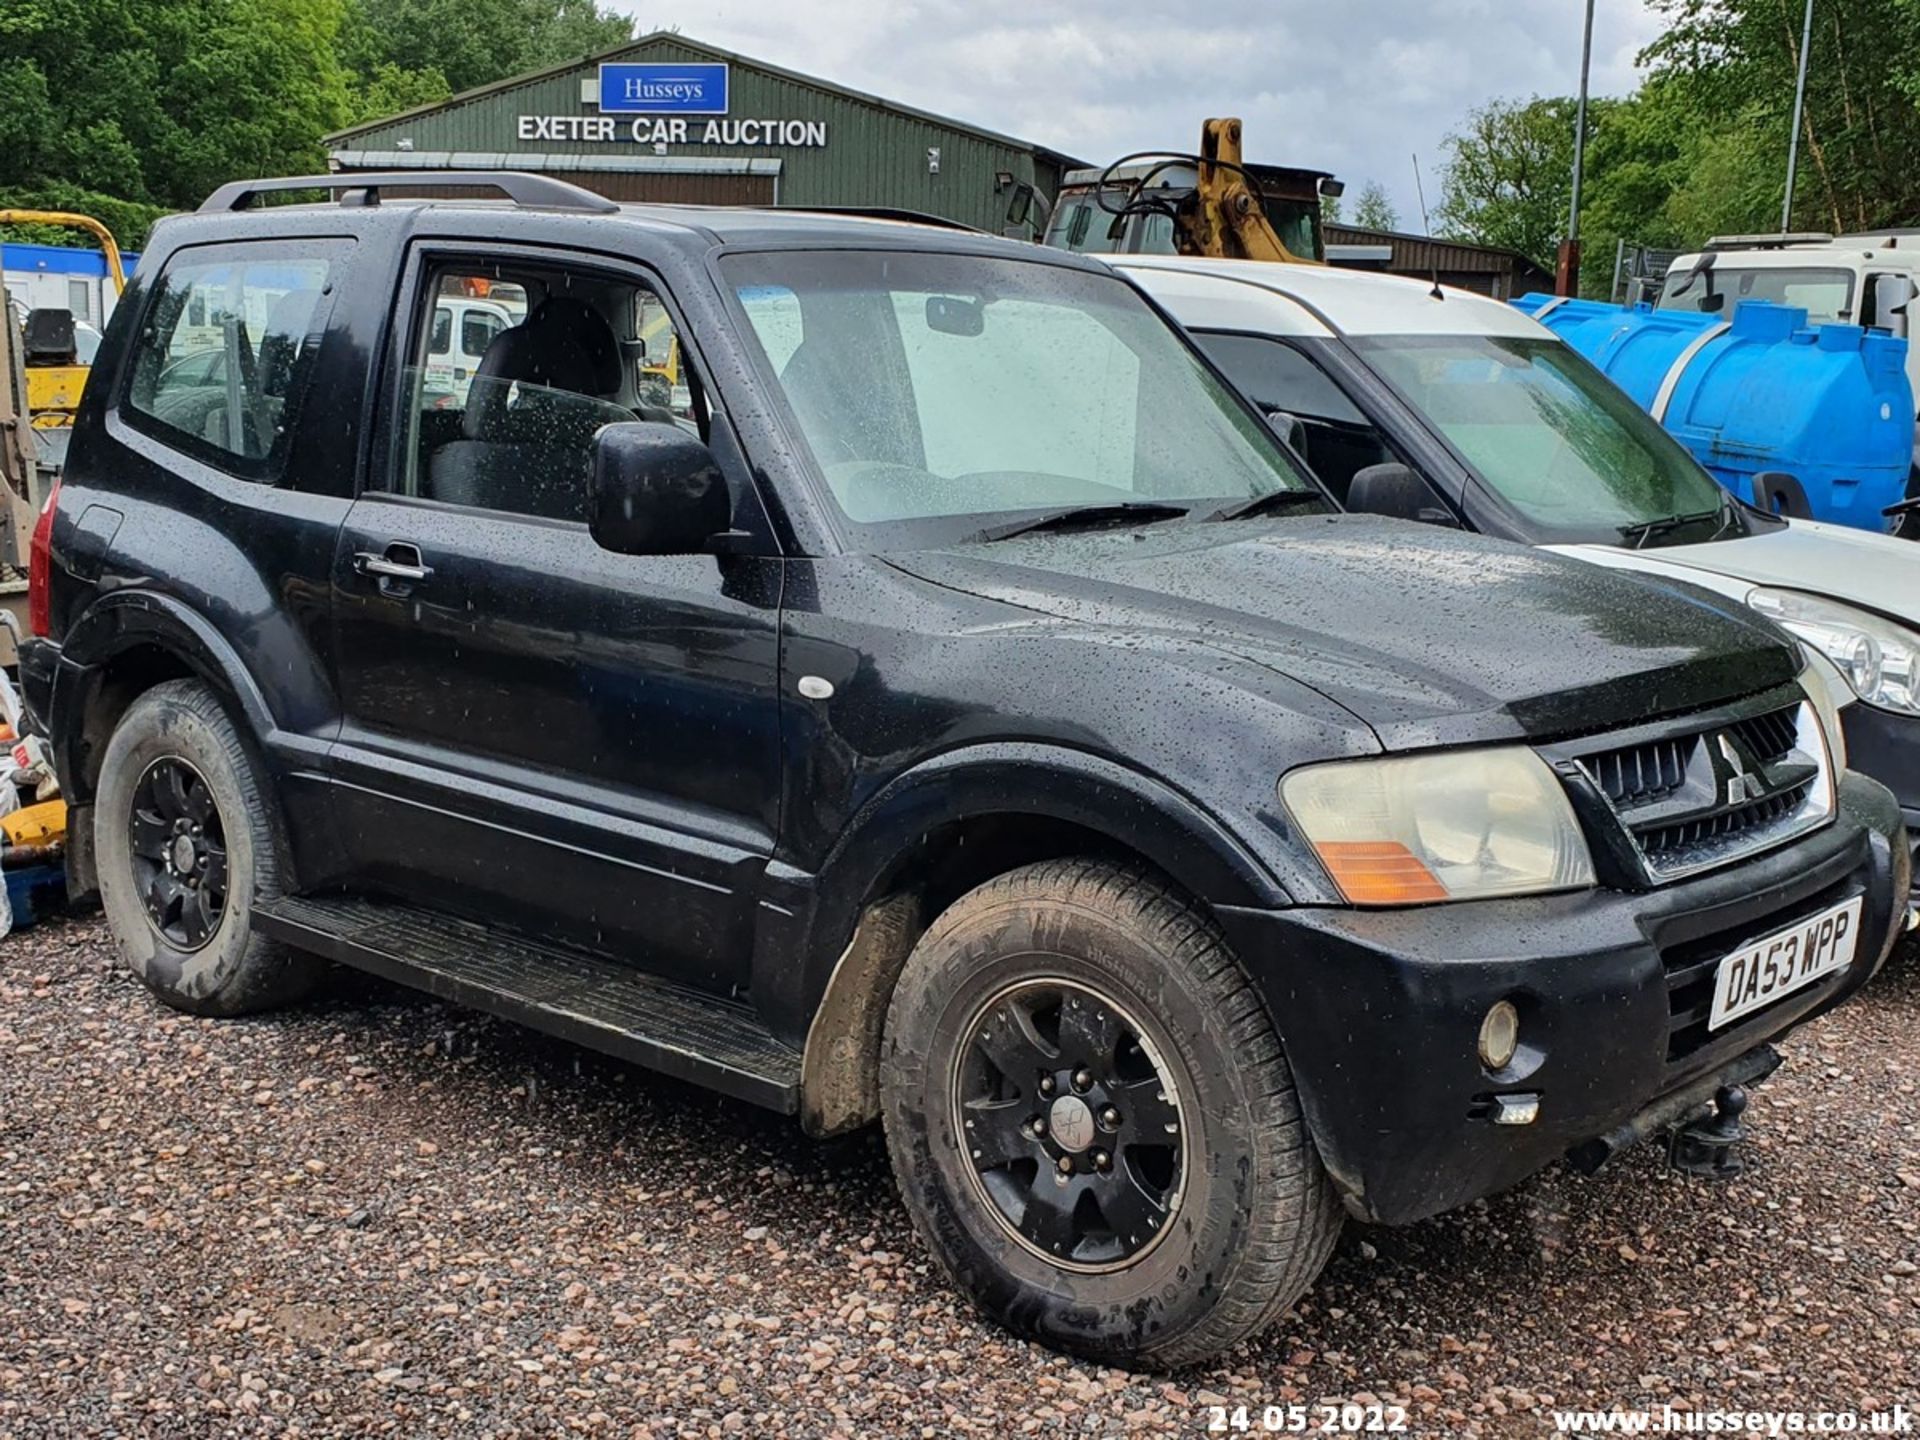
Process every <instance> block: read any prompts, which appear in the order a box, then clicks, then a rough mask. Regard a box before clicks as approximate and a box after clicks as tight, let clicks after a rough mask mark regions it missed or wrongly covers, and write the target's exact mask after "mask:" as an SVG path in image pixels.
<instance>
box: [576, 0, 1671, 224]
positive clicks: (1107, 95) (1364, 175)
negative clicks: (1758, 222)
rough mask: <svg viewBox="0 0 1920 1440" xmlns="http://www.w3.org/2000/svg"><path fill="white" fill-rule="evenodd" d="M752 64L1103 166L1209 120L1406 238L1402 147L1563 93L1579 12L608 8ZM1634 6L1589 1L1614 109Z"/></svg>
mask: <svg viewBox="0 0 1920 1440" xmlns="http://www.w3.org/2000/svg"><path fill="white" fill-rule="evenodd" d="M611 8H614V9H618V10H625V11H628V12H630V13H633V14H635V15H637V16H639V17H640V20H641V28H642V29H643V30H645V29H648V28H654V27H666V26H672V27H676V28H678V29H679V30H680V31H681V32H682V33H683V34H685V35H687V36H689V37H690V38H693V39H697V40H705V41H708V42H710V43H712V44H715V45H721V46H724V47H726V48H727V49H730V50H737V51H739V52H741V53H742V54H745V55H749V56H752V57H754V58H757V59H763V60H767V61H770V62H772V63H774V64H777V65H784V66H786V67H787V68H789V69H792V70H801V71H805V72H806V73H808V74H811V75H817V76H819V77H820V78H822V79H825V80H832V81H837V82H839V83H840V84H844V85H850V86H852V87H854V88H855V89H859V90H866V91H870V92H872V93H873V94H876V95H880V96H882V97H885V98H887V99H892V100H899V101H901V102H903V103H905V104H909V105H914V106H917V107H918V108H920V109H923V110H932V111H935V112H938V113H940V114H944V115H950V116H952V117H954V118H955V119H960V120H968V121H971V122H973V123H974V124H977V125H983V126H986V127H987V128H989V129H994V130H1001V131H1004V132H1006V133H1008V134H1011V135H1017V136H1019V137H1021V138H1022V139H1027V140H1033V141H1036V142H1038V143H1041V144H1045V145H1051V146H1053V147H1054V148H1056V149H1059V150H1064V151H1066V152H1067V153H1068V154H1070V155H1077V156H1080V157H1082V158H1083V159H1086V160H1089V161H1105V160H1109V159H1112V158H1114V157H1115V156H1117V155H1120V154H1122V153H1124V152H1126V151H1129V150H1144V149H1149V148H1153V147H1160V148H1168V149H1176V150H1192V149H1193V148H1194V147H1195V146H1196V145H1197V144H1198V141H1199V132H1200V122H1201V121H1202V120H1203V119H1205V118H1206V117H1207V116H1209V115H1239V116H1241V117H1243V118H1244V119H1245V120H1246V122H1247V156H1248V158H1249V159H1252V160H1262V161H1268V162H1273V163H1282V164H1298V165H1310V166H1316V167H1319V168H1322V169H1327V170H1332V171H1333V172H1334V173H1335V174H1337V175H1339V176H1340V177H1341V178H1342V179H1343V180H1345V181H1346V182H1347V193H1348V195H1349V197H1351V196H1355V195H1358V194H1359V191H1360V187H1361V185H1362V184H1364V183H1365V182H1366V181H1367V180H1370V179H1376V180H1379V181H1380V182H1381V183H1382V184H1384V185H1385V186H1386V187H1387V190H1388V192H1389V193H1390V194H1391V195H1392V197H1393V200H1394V203H1395V205H1396V206H1397V207H1398V208H1399V211H1400V221H1401V224H1402V226H1403V227H1404V228H1407V229H1413V230H1417V229H1419V228H1420V225H1419V206H1418V203H1417V201H1416V199H1415V195H1414V184H1413V162H1412V159H1411V156H1412V154H1413V152H1414V151H1416V150H1417V151H1418V152H1419V154H1420V163H1421V169H1422V171H1423V172H1424V175H1425V179H1426V190H1427V201H1428V203H1429V204H1430V205H1431V204H1433V203H1434V202H1435V201H1436V200H1437V198H1438V194H1437V192H1438V188H1439V187H1438V184H1437V178H1436V170H1437V168H1438V162H1439V152H1440V142H1441V140H1442V139H1443V138H1444V137H1445V135H1446V133H1447V132H1448V131H1449V130H1450V129H1452V128H1453V127H1454V126H1455V125H1457V124H1458V122H1459V121H1460V120H1461V118H1462V117H1463V116H1464V115H1465V114H1466V113H1467V111H1468V110H1469V109H1471V108H1472V107H1474V106H1476V105H1479V104H1481V103H1483V102H1484V101H1486V100H1489V99H1492V98H1494V97H1496V96H1518V97H1525V96H1528V95H1531V94H1535V93H1539V94H1569V95H1570V94H1572V93H1573V92H1574V89H1575V87H1576V85H1577V83H1578V78H1579V70H1580V21H1581V3H1580V0H1314V3H1308V0H1172V3H1168V0H675V3H672V4H670V5H659V4H646V3H643V0H612V6H611ZM1658 28H1659V27H1658V24H1657V21H1656V18H1655V17H1654V16H1653V15H1652V14H1651V13H1649V12H1648V10H1647V8H1646V6H1645V4H1644V3H1643V0H1598V6H1597V11H1596V16H1595V21H1594V42H1593V88H1594V92H1595V93H1596V94H1602V95H1605V94H1622V93H1625V92H1626V91H1627V90H1630V89H1631V88H1632V87H1633V84H1634V64H1633V57H1634V55H1635V53H1636V52H1637V51H1638V50H1639V49H1640V47H1641V46H1642V45H1644V44H1646V43H1647V41H1648V40H1650V39H1652V38H1653V36H1654V35H1655V34H1656V33H1657V32H1658Z"/></svg>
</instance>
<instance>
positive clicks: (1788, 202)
mask: <svg viewBox="0 0 1920 1440" xmlns="http://www.w3.org/2000/svg"><path fill="white" fill-rule="evenodd" d="M1812 49H1813V0H1807V16H1806V19H1805V20H1804V21H1803V22H1802V23H1801V26H1800V75H1799V78H1797V79H1796V80H1795V81H1794V82H1793V133H1792V134H1791V135H1790V136H1788V137H1787V193H1786V198H1785V199H1783V200H1782V201H1781V202H1780V233H1781V234H1782V235H1784V234H1786V233H1787V232H1788V231H1789V230H1791V229H1792V228H1793V172H1794V170H1795V169H1796V168H1797V167H1798V165H1799V163H1800V116H1801V115H1802V113H1804V111H1805V110H1806V105H1807V52H1808V51H1810V50H1812Z"/></svg>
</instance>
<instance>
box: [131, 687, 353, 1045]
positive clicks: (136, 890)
mask: <svg viewBox="0 0 1920 1440" xmlns="http://www.w3.org/2000/svg"><path fill="white" fill-rule="evenodd" d="M268 803H269V800H268V797H267V794H266V792H265V788H264V786H263V785H262V783H261V779H260V774H259V769H258V765H257V762H256V761H255V760H254V758H253V756H252V754H251V753H249V751H248V750H247V748H246V746H245V745H244V744H243V743H242V741H241V739H240V735H239V732H238V731H237V730H236V729H235V728H234V724H233V721H232V720H231V719H229V718H228V716H227V713H226V711H225V710H224V709H223V708H222V707H221V705H220V702H219V701H218V700H217V699H215V698H214V696H213V694H212V692H211V691H209V690H208V689H207V688H206V686H204V685H202V684H200V683H198V682H197V681H192V680H170V681H167V682H166V683H165V684H162V685H156V686H155V687H154V688H153V689H151V690H149V691H147V692H146V693H145V694H144V695H142V696H140V697H139V699H137V700H135V701H134V702H133V704H132V705H130V706H129V707H128V708H127V713H126V714H125V715H124V716H122V717H121V720H120V724H119V725H118V727H116V728H115V730H114V732H113V737H112V739H111V740H109V741H108V742H107V752H106V755H105V756H104V757H103V758H102V760H101V763H100V784H99V787H98V794H97V795H96V797H95V803H94V810H93V823H94V853H95V857H96V860H97V862H98V868H99V875H100V904H101V907H102V908H103V909H104V910H105V911H106V915H107V922H108V924H110V925H111V926H112V927H113V933H114V938H115V939H117V940H118V941H119V942H120V949H121V951H122V953H123V954H125V956H126V957H127V964H128V966H129V967H130V968H131V969H132V970H133V973H134V974H135V975H137V976H139V977H140V979H141V980H142V981H143V982H145V984H146V986H147V988H148V989H149V990H151V991H153V993H154V994H155V995H156V996H158V997H159V998H160V999H161V1000H163V1001H165V1002H166V1003H167V1004H168V1005H171V1006H173V1007H174V1008H175V1009H176V1010H185V1011H187V1012H189V1013H191V1014H195V1015H244V1014H247V1013H250V1012H252V1011H256V1010H264V1009H267V1008H269V1007H272V1006H275V1005H282V1004H286V1003H288V1002H290V1001H292V1000H295V999H298V998H300V997H301V996H303V995H305V994H306V993H307V992H308V991H310V990H311V989H312V988H313V986H314V984H315V982H316V981H317V980H318V978H319V977H320V975H321V974H322V973H323V971H324V968H325V967H324V965H323V963H322V962H321V961H320V960H318V959H316V958H314V957H313V956H310V955H303V954H301V953H299V952H297V951H294V950H291V949H289V948H288V947H286V946H284V945H281V944H279V943H277V942H275V941H270V940H265V939H262V938H261V937H260V936H258V935H256V934H254V933H253V923H252V922H253V900H254V896H255V895H256V894H264V895H275V894H278V893H279V887H280V854H279V846H278V843H277V837H276V835H275V833H274V828H273V826H272V824H271V823H270V819H269V814H268V809H267V806H268Z"/></svg>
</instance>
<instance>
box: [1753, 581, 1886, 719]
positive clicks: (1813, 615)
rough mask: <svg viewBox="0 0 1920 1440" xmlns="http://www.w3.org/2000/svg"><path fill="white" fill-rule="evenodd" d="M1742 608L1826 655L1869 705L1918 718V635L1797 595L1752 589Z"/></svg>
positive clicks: (1847, 608)
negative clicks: (1759, 614)
mask: <svg viewBox="0 0 1920 1440" xmlns="http://www.w3.org/2000/svg"><path fill="white" fill-rule="evenodd" d="M1747 604H1749V605H1751V606H1752V607H1753V608H1754V609H1755V610H1758V611H1759V612H1760V613H1761V614H1762V615H1764V616H1766V617H1767V618H1768V619H1769V620H1772V621H1775V622H1776V623H1778V624H1779V625H1782V626H1784V627H1785V628H1786V629H1788V630H1790V631H1792V632H1793V633H1794V634H1795V635H1797V636H1799V637H1800V638H1801V639H1802V640H1804V641H1806V642H1807V644H1809V645H1811V646H1812V647H1813V648H1814V649H1816V650H1818V651H1819V652H1820V653H1821V654H1822V655H1825V656H1826V657H1827V659H1829V660H1831V661H1832V662H1833V665H1834V668H1835V669H1837V670H1838V671H1839V672H1840V673H1841V674H1842V675H1843V676H1845V677H1846V681H1847V684H1849V685H1851V686H1852V687H1853V693H1854V694H1856V695H1858V696H1859V697H1860V698H1861V699H1862V700H1864V701H1866V702H1867V703H1868V704H1869V705H1878V706H1879V707H1880V708H1881V709H1883V710H1897V711H1899V712H1900V713H1901V714H1903V715H1920V635H1916V634H1915V633H1914V632H1913V631H1911V630H1909V629H1907V627H1906V626H1904V625H1897V624H1895V623H1894V622H1893V621H1891V620H1883V619H1881V618H1880V617H1879V616H1878V615H1873V614H1869V613H1868V612H1867V611H1865V610H1856V609H1854V608H1853V606H1851V605H1842V604H1839V603H1838V602H1837V601H1833V600H1822V599H1819V598H1817V597H1815V596H1812V595H1802V594H1801V593H1800V592H1799V591H1797V590H1766V589H1761V590H1755V591H1752V592H1751V593H1750V594H1749V595H1748V596H1747Z"/></svg>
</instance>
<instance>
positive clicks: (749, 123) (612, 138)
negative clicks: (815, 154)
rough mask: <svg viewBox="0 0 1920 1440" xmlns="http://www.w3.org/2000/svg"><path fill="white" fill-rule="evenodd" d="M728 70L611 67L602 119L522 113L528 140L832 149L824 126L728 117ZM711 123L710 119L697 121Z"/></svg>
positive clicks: (602, 81)
mask: <svg viewBox="0 0 1920 1440" xmlns="http://www.w3.org/2000/svg"><path fill="white" fill-rule="evenodd" d="M728 90H729V84H728V69H727V67H726V66H725V65H691V64H689V65H668V64H605V65H602V66H601V67H600V77H599V85H598V87H597V91H594V90H589V91H588V92H587V93H586V94H584V95H583V96H582V98H583V99H584V100H586V101H587V103H589V104H592V103H594V102H595V96H596V94H597V99H598V107H599V111H600V113H599V114H597V115H522V116H521V117H520V123H519V138H520V139H522V140H549V141H551V140H562V141H585V142H589V143H595V142H597V143H601V144H620V143H623V142H624V143H628V144H634V145H653V146H660V145H740V146H756V147H765V146H776V145H778V146H788V147H795V146H814V147H820V146H824V145H825V144H826V143H827V123H826V121H824V120H790V119H779V118H775V119H766V118H757V117H756V118H742V119H728V118H724V117H726V115H727V111H728V108H729V94H728ZM695 117H707V118H695Z"/></svg>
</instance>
